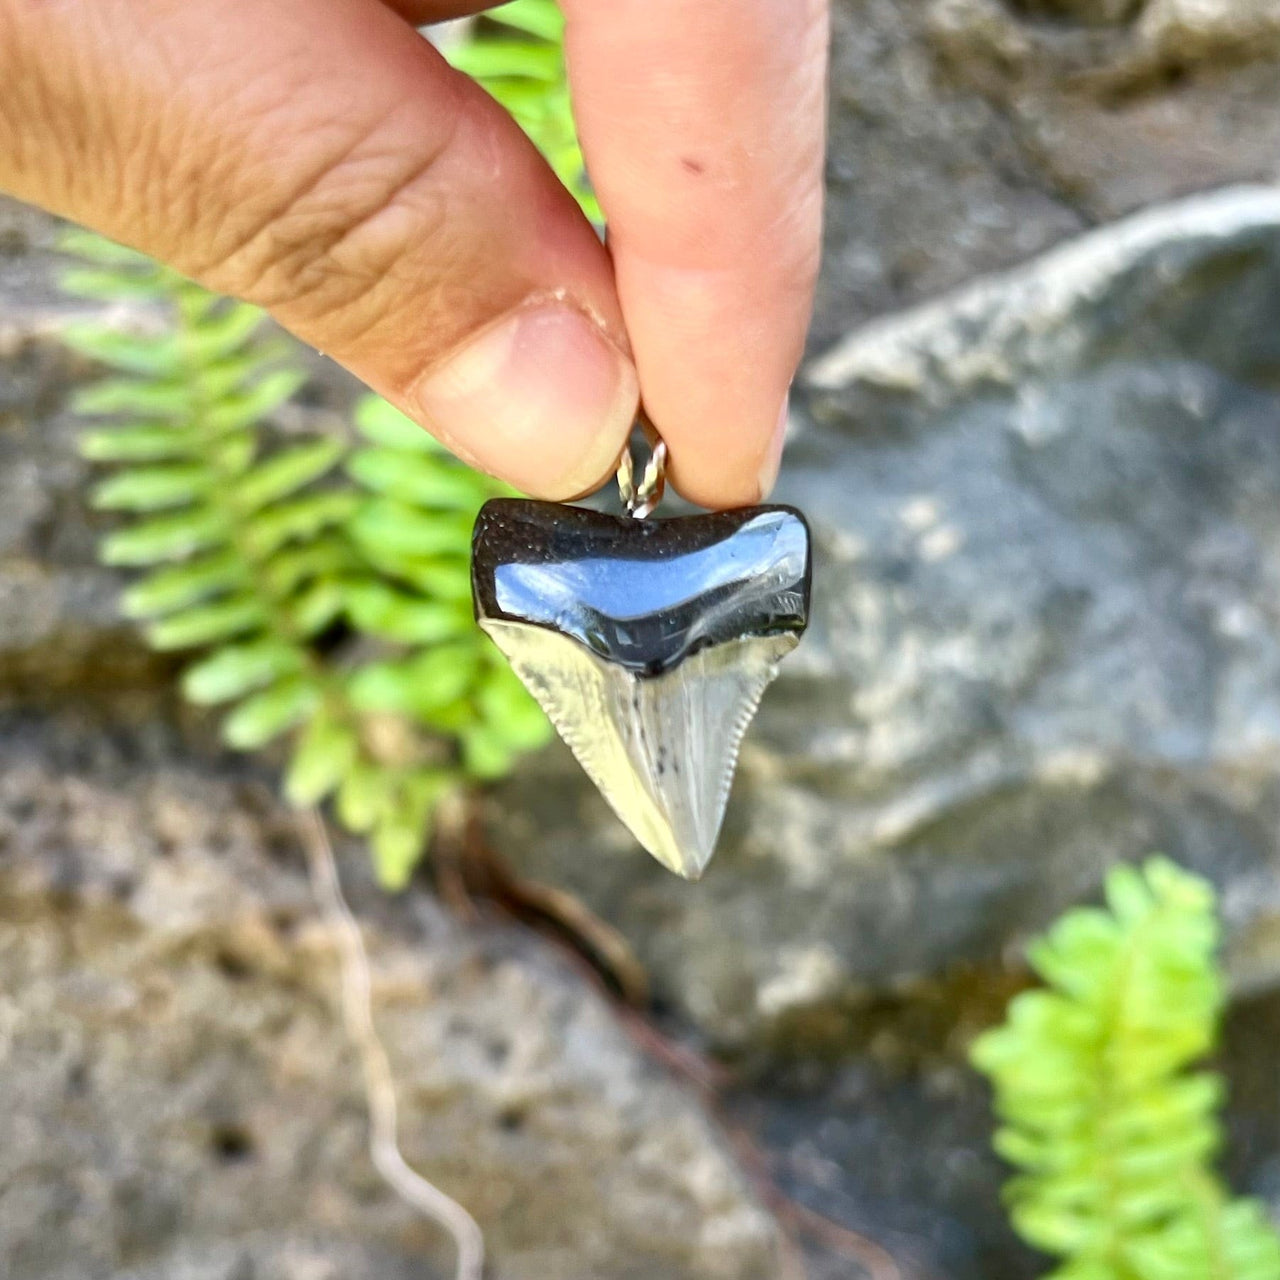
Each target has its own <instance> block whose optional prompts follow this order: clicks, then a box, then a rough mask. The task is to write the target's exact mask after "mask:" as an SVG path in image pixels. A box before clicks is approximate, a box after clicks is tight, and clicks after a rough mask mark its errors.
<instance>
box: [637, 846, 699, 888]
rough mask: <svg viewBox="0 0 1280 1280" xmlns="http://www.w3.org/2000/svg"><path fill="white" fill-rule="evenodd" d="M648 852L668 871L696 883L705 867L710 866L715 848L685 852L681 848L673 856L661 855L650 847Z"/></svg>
mask: <svg viewBox="0 0 1280 1280" xmlns="http://www.w3.org/2000/svg"><path fill="white" fill-rule="evenodd" d="M649 852H650V853H651V854H653V857H654V860H655V861H656V862H659V863H661V864H662V866H664V867H666V869H667V870H668V871H671V872H674V873H675V874H676V875H678V876H679V877H680V879H681V880H688V881H690V882H691V883H693V884H696V883H697V882H698V881H699V880H701V879H702V877H703V875H704V874H705V873H706V870H707V867H708V866H710V864H711V858H712V856H713V855H714V853H715V850H714V849H708V850H707V851H706V852H705V853H703V852H701V851H699V852H697V853H687V852H685V851H684V850H681V851H680V852H679V853H677V854H676V856H675V857H673V858H668V857H663V856H661V855H659V854H656V853H654V852H653V850H652V849H650V850H649Z"/></svg>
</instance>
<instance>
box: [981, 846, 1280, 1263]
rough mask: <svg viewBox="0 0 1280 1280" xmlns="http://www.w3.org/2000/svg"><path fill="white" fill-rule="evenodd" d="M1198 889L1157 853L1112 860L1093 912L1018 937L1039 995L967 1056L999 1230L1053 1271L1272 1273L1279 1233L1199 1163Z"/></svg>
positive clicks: (1202, 1084) (1209, 921)
mask: <svg viewBox="0 0 1280 1280" xmlns="http://www.w3.org/2000/svg"><path fill="white" fill-rule="evenodd" d="M1217 946H1218V926H1217V920H1216V914H1215V899H1214V893H1213V889H1212V886H1210V885H1209V884H1208V883H1207V882H1206V881H1204V880H1201V879H1200V878H1199V877H1197V876H1193V875H1191V874H1189V873H1188V872H1186V871H1183V870H1181V869H1180V868H1178V867H1177V866H1175V865H1174V864H1173V863H1172V862H1169V861H1168V860H1167V859H1164V858H1153V859H1151V860H1149V861H1148V862H1147V863H1146V864H1145V865H1144V866H1143V867H1142V868H1140V869H1139V868H1134V867H1131V866H1127V865H1126V866H1118V867H1116V868H1114V869H1113V870H1112V871H1111V873H1110V874H1109V875H1108V877H1107V882H1106V906H1105V907H1099V908H1080V909H1077V910H1073V911H1070V912H1068V913H1067V914H1066V915H1065V916H1063V917H1062V919H1061V920H1059V921H1058V923H1057V924H1056V925H1054V926H1053V928H1052V929H1050V930H1049V932H1048V933H1047V934H1046V935H1045V936H1044V937H1042V938H1040V939H1039V940H1038V941H1036V942H1034V943H1033V944H1032V945H1031V947H1030V952H1029V955H1030V960H1031V965H1032V968H1033V969H1034V970H1035V971H1036V973H1037V974H1038V975H1039V976H1040V977H1041V978H1042V979H1043V980H1044V982H1045V984H1046V985H1045V988H1044V989H1041V990H1034V991H1028V992H1025V993H1024V994H1022V995H1019V996H1017V997H1015V998H1014V1000H1013V1002H1012V1003H1011V1005H1010V1008H1009V1013H1008V1018H1007V1020H1006V1022H1005V1023H1004V1025H1003V1026H1001V1027H999V1028H997V1029H995V1030H993V1031H989V1032H987V1033H986V1034H985V1035H984V1036H982V1037H981V1038H980V1039H979V1040H978V1041H977V1042H976V1044H975V1046H974V1048H973V1054H972V1056H973V1061H974V1063H975V1065H976V1066H977V1067H978V1068H979V1070H981V1071H983V1072H984V1073H985V1074H986V1075H987V1076H988V1077H989V1078H990V1080H991V1082H992V1084H993V1086H994V1088H995V1101H996V1110H997V1112H998V1114H999V1117H1000V1121H1001V1124H1000V1128H999V1130H998V1132H997V1134H996V1138H995V1146H996V1150H997V1151H998V1152H999V1153H1000V1155H1002V1156H1003V1157H1004V1158H1005V1159H1006V1160H1007V1161H1009V1163H1010V1164H1012V1165H1014V1166H1015V1167H1016V1168H1017V1169H1018V1170H1019V1172H1018V1173H1017V1175H1016V1176H1015V1177H1013V1178H1012V1179H1011V1180H1010V1182H1009V1183H1008V1186H1007V1188H1006V1195H1007V1200H1008V1204H1009V1209H1010V1214H1011V1217H1012V1220H1013V1224H1014V1227H1015V1228H1016V1229H1017V1231H1018V1233H1019V1234H1020V1235H1021V1236H1022V1237H1023V1239H1025V1240H1026V1241H1027V1242H1028V1243H1029V1244H1031V1245H1033V1246H1035V1247H1036V1248H1038V1249H1041V1250H1043V1251H1044V1252H1045V1253H1048V1254H1052V1255H1054V1256H1055V1257H1057V1258H1059V1259H1061V1264H1060V1265H1059V1266H1058V1267H1057V1268H1056V1269H1055V1270H1054V1271H1053V1273H1052V1275H1053V1280H1280V1239H1277V1237H1276V1233H1275V1231H1274V1230H1273V1229H1272V1227H1271V1225H1270V1224H1269V1223H1268V1221H1267V1219H1266V1215H1265V1213H1264V1211H1263V1208H1262V1206H1261V1205H1260V1204H1259V1203H1258V1202H1257V1201H1254V1200H1233V1199H1232V1198H1231V1197H1230V1194H1229V1193H1228V1191H1227V1189H1226V1188H1225V1187H1224V1185H1223V1183H1222V1181H1221V1179H1220V1178H1219V1177H1218V1176H1217V1175H1216V1174H1215V1173H1214V1171H1213V1168H1212V1161H1213V1159H1214V1157H1215V1155H1216V1154H1217V1151H1218V1148H1219V1146H1220V1144H1221V1136H1222V1135H1221V1127H1220V1125H1219V1122H1218V1111H1219V1109H1220V1108H1221V1105H1222V1101H1223V1094H1224V1090H1223V1083H1222V1080H1221V1078H1220V1077H1219V1076H1217V1075H1216V1074H1214V1073H1213V1072H1210V1071H1206V1070H1203V1069H1194V1068H1195V1064H1197V1063H1198V1062H1200V1061H1201V1060H1202V1059H1203V1058H1204V1057H1205V1056H1206V1055H1207V1054H1208V1053H1209V1052H1210V1051H1211V1050H1212V1049H1213V1047H1214V1045H1215V1044H1216V1041H1217V1034H1218V1023H1219V1019H1220V1016H1221V1013H1222V1007H1223V999H1224V994H1223V982H1222V978H1221V975H1220V973H1219V970H1218V965H1217V960H1216V952H1217Z"/></svg>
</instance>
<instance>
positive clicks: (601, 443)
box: [413, 303, 639, 498]
mask: <svg viewBox="0 0 1280 1280" xmlns="http://www.w3.org/2000/svg"><path fill="white" fill-rule="evenodd" d="M413 395H414V398H415V399H416V401H417V404H418V407H419V409H420V411H421V412H422V414H423V415H424V417H425V418H426V420H427V422H428V423H429V424H430V426H431V427H432V429H433V430H434V431H436V432H437V433H438V434H439V435H440V436H441V438H443V439H445V440H446V442H456V443H457V446H458V449H459V452H461V453H464V454H465V455H467V457H468V458H469V459H471V460H474V462H475V464H476V465H477V466H479V467H481V468H483V469H484V470H486V471H490V472H492V473H493V474H494V475H497V476H501V477H502V478H503V479H504V480H506V481H508V482H509V483H511V484H513V485H515V486H516V487H517V488H518V489H522V490H524V492H525V493H530V494H533V495H535V496H537V497H541V498H573V497H578V496H579V495H581V494H583V493H586V492H589V491H590V489H591V488H592V487H593V486H595V485H597V484H599V482H600V481H601V479H602V478H603V477H605V476H607V475H608V473H609V472H610V470H611V469H612V468H613V466H614V465H615V464H616V462H617V460H618V455H619V453H620V452H621V450H622V446H623V444H624V443H625V441H626V439H627V434H628V432H629V431H630V430H631V424H632V421H633V420H634V418H635V413H636V404H637V400H638V397H639V387H638V383H637V381H636V373H635V369H634V367H633V366H632V364H631V361H630V360H628V359H627V357H626V356H625V355H623V353H622V352H621V351H620V350H619V349H618V348H617V347H616V346H614V344H613V343H612V342H610V341H609V339H608V338H607V337H606V336H605V335H604V333H603V331H602V330H601V329H600V327H599V326H598V325H596V324H595V323H594V322H593V321H591V320H590V319H589V318H588V317H587V316H585V315H583V314H582V312H580V311H577V310H575V309H574V308H572V307H568V306H564V305H563V304H559V303H552V304H547V305H542V306H533V307H527V308H525V309H523V310H521V311H517V312H515V313H514V314H512V315H511V316H508V317H507V318H506V319H505V320H503V321H501V322H500V323H498V324H497V325H494V326H493V327H492V328H489V329H486V330H484V331H483V332H482V333H480V334H479V335H478V336H476V337H475V338H473V339H472V340H471V341H470V342H469V343H467V344H466V345H465V346H464V347H462V348H461V349H460V350H458V351H456V352H454V354H453V355H451V356H450V357H449V358H448V359H447V360H446V361H445V363H444V364H442V365H439V366H438V367H436V368H434V369H432V370H430V371H429V372H428V373H427V374H426V376H425V377H423V378H422V379H421V381H420V382H419V383H418V385H417V386H416V387H415V388H414V391H413Z"/></svg>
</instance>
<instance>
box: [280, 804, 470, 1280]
mask: <svg viewBox="0 0 1280 1280" xmlns="http://www.w3.org/2000/svg"><path fill="white" fill-rule="evenodd" d="M300 827H301V834H302V844H303V848H304V849H305V850H306V853H307V866H308V868H309V869H310V872H311V885H312V890H313V891H314V893H315V895H316V899H317V900H318V901H319V904H320V910H321V912H322V914H323V916H324V919H325V923H326V924H327V925H328V927H329V930H330V932H331V933H332V935H333V939H334V945H335V947H336V949H337V952H338V960H339V964H340V967H341V972H342V1020H343V1025H344V1026H345V1027H346V1031H347V1035H348V1036H349V1037H350V1038H351V1042H352V1044H353V1045H354V1046H355V1048H356V1051H357V1052H358V1054H359V1056H360V1066H361V1069H362V1071H363V1074H364V1086H365V1097H366V1101H367V1105H368V1108H369V1155H370V1157H371V1159H372V1160H373V1165H374V1168H375V1169H377V1171H378V1173H379V1174H381V1176H382V1178H383V1180H384V1181H385V1182H386V1183H387V1185H388V1186H389V1187H390V1188H391V1189H392V1191H394V1192H395V1193H396V1194H397V1195H398V1196H399V1197H400V1198H401V1199H402V1200H403V1201H404V1202H405V1203H406V1204H408V1205H410V1206H411V1207H412V1208H414V1209H417V1210H418V1212H419V1213H421V1214H423V1215H424V1216H425V1217H428V1218H430V1219H431V1220H432V1221H434V1222H436V1223H437V1224H438V1225H439V1226H440V1227H442V1228H443V1229H444V1230H445V1231H447V1232H448V1233H449V1235H450V1236H452V1237H453V1243H454V1245H455V1247H456V1248H457V1251H458V1264H457V1269H456V1271H455V1272H454V1275H455V1280H482V1276H483V1273H484V1236H483V1235H482V1234H481V1231H480V1228H479V1226H478V1225H477V1223H476V1220H475V1219H474V1218H473V1217H472V1216H471V1215H470V1214H469V1213H468V1212H467V1211H466V1209H464V1208H463V1207H462V1205H460V1204H459V1203H458V1202H457V1201H456V1200H454V1199H452V1198H451V1197H449V1196H447V1195H445V1193H444V1192H443V1191H441V1190H440V1188H439V1187H437V1186H434V1185H433V1184H432V1183H430V1182H428V1181H427V1180H426V1178H424V1177H423V1176H422V1175H421V1174H419V1173H417V1172H415V1171H414V1170H413V1169H412V1168H410V1166H409V1164H408V1162H407V1161H406V1160H405V1158H404V1154H403V1153H402V1152H401V1150H400V1142H399V1138H398V1130H397V1119H396V1090H395V1080H394V1079H393V1077H392V1075H391V1064H390V1062H389V1061H388V1059H387V1052H386V1049H384V1048H383V1045H382V1041H381V1040H380V1039H379V1038H378V1032H377V1029H376V1028H375V1026H374V1023H373V992H372V982H371V979H370V973H369V957H368V954H367V952H366V951H365V947H364V938H363V937H362V935H361V933H360V926H359V924H358V923H357V922H356V918H355V916H354V915H352V913H351V908H350V907H349V906H348V905H347V900H346V898H345V896H344V895H343V892H342V882H341V880H340V879H339V877H338V866H337V862H336V861H335V859H334V856H333V846H332V844H331V843H330V841H329V833H328V831H327V830H326V829H325V825H324V820H323V819H322V818H321V817H320V815H319V814H318V813H317V812H316V811H315V810H314V809H313V810H311V811H310V812H308V813H306V814H304V815H303V818H302V820H301V823H300Z"/></svg>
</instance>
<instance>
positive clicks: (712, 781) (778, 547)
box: [472, 442, 810, 880]
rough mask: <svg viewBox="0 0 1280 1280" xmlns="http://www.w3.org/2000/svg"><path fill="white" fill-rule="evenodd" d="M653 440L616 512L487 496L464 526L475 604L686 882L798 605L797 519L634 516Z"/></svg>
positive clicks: (693, 875)
mask: <svg viewBox="0 0 1280 1280" xmlns="http://www.w3.org/2000/svg"><path fill="white" fill-rule="evenodd" d="M664 457H665V446H664V445H663V444H662V443H661V442H657V443H656V444H655V447H654V449H653V453H652V455H651V457H650V460H649V463H648V466H647V468H646V472H645V475H644V477H643V479H642V480H641V482H640V483H639V484H636V483H635V481H634V478H633V476H634V473H633V470H632V462H631V457H630V454H624V455H623V461H622V465H621V466H620V468H619V471H618V483H619V488H620V490H621V492H622V498H623V502H624V505H625V506H626V509H627V515H625V516H613V515H608V514H604V513H602V512H598V511H591V510H588V509H586V508H583V507H571V506H564V505H561V504H559V503H554V502H535V501H531V500H524V499H515V498H495V499H493V500H491V501H490V502H487V503H486V504H485V505H484V507H483V508H482V509H481V511H480V515H479V517H478V518H477V520H476V526H475V533H474V535H473V539H472V588H473V591H474V596H475V608H476V618H477V620H478V622H479V624H480V626H481V627H482V628H483V629H484V630H485V631H486V632H487V633H488V634H489V636H490V637H491V638H492V639H493V641H494V642H495V643H496V644H497V646H498V647H499V648H500V649H501V650H502V652H503V653H504V654H505V655H506V657H507V660H508V661H509V662H510V663H511V666H512V667H513V669H514V670H515V672H516V674H517V675H518V676H519V677H520V679H521V680H522V681H523V682H524V684H525V686H526V687H527V688H528V689H529V692H530V693H532V694H533V696H534V697H535V698H536V699H537V700H538V702H539V703H540V704H541V705H542V708H543V710H544V711H546V713H547V715H548V717H549V718H550V720H551V722H552V723H553V724H554V725H555V727H556V729H557V730H558V731H559V733H560V736H561V737H562V738H564V740H565V741H566V742H567V743H568V744H569V746H570V748H571V749H572V750H573V753H574V755H575V756H577V758H578V762H579V763H580V764H581V765H582V767H583V769H585V770H586V772H587V774H588V775H589V776H590V778H591V780H592V781H593V782H594V783H595V784H596V786H597V787H598V788H599V789H600V791H601V793H602V794H603V795H604V798H605V799H606V800H607V801H608V802H609V804H610V805H611V806H612V807H613V810H614V812H615V813H616V814H617V815H618V817H619V818H620V819H621V820H622V821H623V822H624V823H625V824H626V825H627V827H629V828H630V830H631V832H632V834H633V835H634V836H635V837H636V839H637V840H639V841H640V843H641V844H642V845H644V847H645V848H646V849H648V850H649V852H650V853H652V854H653V856H654V857H655V858H657V859H658V861H659V862H661V863H662V864H663V865H664V866H666V867H668V868H670V869H671V870H672V871H674V872H676V873H677V874H678V875H682V876H684V877H686V878H687V879H690V880H696V879H698V877H699V876H701V874H702V872H703V871H704V870H705V868H706V866H707V863H708V862H709V861H710V860H711V855H712V853H713V852H714V851H715V845H716V840H717V838H718V836H719V833H720V827H721V824H722V822H723V820H724V812H725V807H726V805H727V803H728V799H729V789H730V786H731V784H732V782H733V773H734V768H735V766H736V764H737V759H738V748H739V745H740V744H741V741H742V736H743V734H744V733H745V732H746V729H747V726H748V725H749V724H750V722H751V720H752V717H753V716H754V715H755V712H756V708H757V707H758V706H759V704H760V699H761V696H762V695H763V693H764V691H765V688H766V687H767V686H768V685H769V683H770V682H771V681H772V680H773V678H774V676H775V675H776V674H777V670H778V663H779V661H780V660H781V659H782V658H783V657H784V656H785V655H786V654H787V653H789V652H790V651H791V650H792V649H793V648H795V646H796V644H797V643H798V642H799V640H800V636H801V634H802V633H803V631H804V629H805V626H806V624H807V622H808V616H809V585H810V556H809V529H808V526H807V525H806V523H805V520H804V517H803V516H802V515H801V514H800V513H799V512H798V511H795V510H793V509H792V508H790V507H782V506H760V507H746V508H743V509H741V510H737V511H723V512H716V513H712V514H707V515H696V516H678V517H675V518H672V519H666V520H650V519H647V518H646V517H648V516H649V514H650V513H651V512H652V510H653V508H654V507H655V506H656V505H657V502H658V500H659V498H660V497H661V494H662V487H663V474H662V471H663V463H664Z"/></svg>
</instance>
